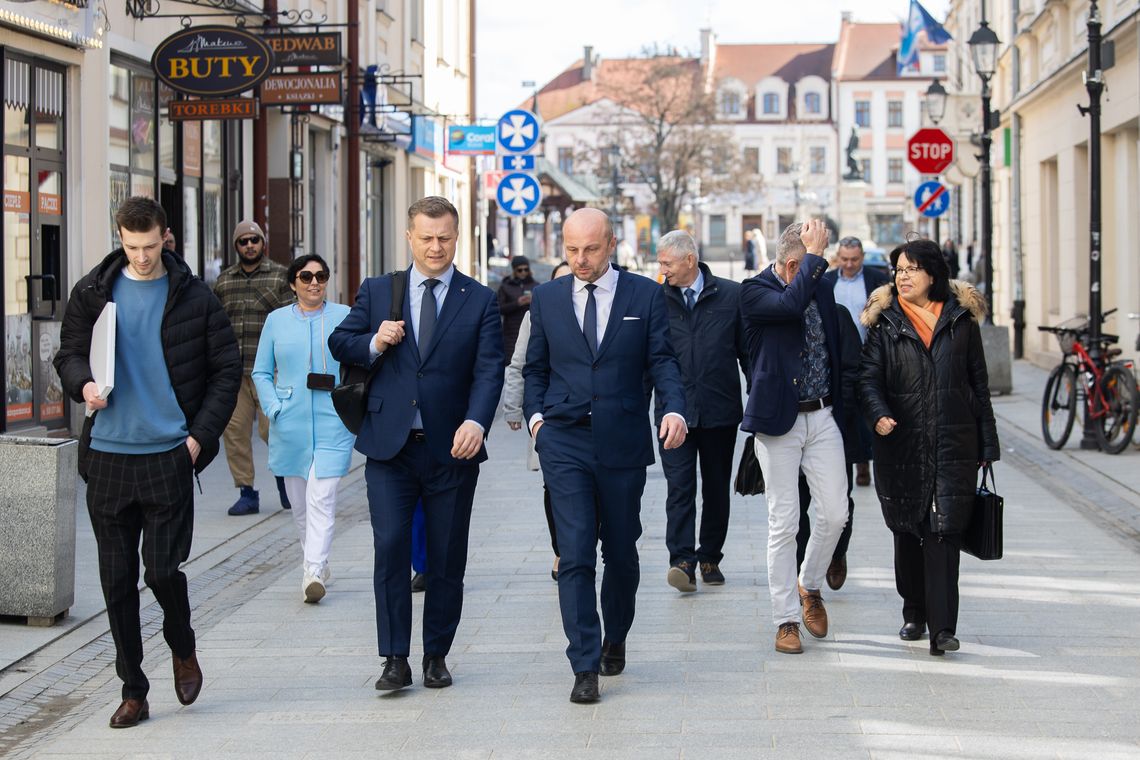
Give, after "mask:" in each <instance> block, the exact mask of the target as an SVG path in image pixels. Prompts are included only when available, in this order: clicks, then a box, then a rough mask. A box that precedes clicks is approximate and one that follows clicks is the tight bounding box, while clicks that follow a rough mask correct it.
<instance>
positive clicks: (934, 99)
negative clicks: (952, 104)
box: [926, 79, 946, 126]
mask: <svg viewBox="0 0 1140 760" xmlns="http://www.w3.org/2000/svg"><path fill="white" fill-rule="evenodd" d="M926 115H927V116H929V117H930V121H931V123H933V124H934V126H938V122H940V121H942V117H944V116H945V115H946V88H945V87H943V86H942V82H940V81H938V80H937V79H935V80H934V81H933V82H931V83H930V86H929V87H927V88H926Z"/></svg>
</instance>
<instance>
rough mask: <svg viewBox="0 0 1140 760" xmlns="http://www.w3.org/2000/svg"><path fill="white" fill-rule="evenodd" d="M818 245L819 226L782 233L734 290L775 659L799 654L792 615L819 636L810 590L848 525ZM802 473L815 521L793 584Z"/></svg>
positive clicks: (835, 370)
mask: <svg viewBox="0 0 1140 760" xmlns="http://www.w3.org/2000/svg"><path fill="white" fill-rule="evenodd" d="M826 246H827V228H826V227H825V226H824V225H823V222H822V221H820V220H818V219H813V220H812V221H810V222H806V223H804V224H800V223H798V222H797V223H795V224H792V225H789V226H788V228H787V229H785V230H784V232H783V234H782V235H781V236H780V243H779V247H778V249H777V252H776V260H775V261H774V262H773V263H772V266H771V267H769V268H768V269H765V270H764V271H762V272H761V273H760V274H758V275H756V276H755V277H753V278H751V279H749V280H746V281H745V282H744V284H743V286H741V290H740V311H741V314H742V315H743V318H744V328H745V336H746V337H747V341H748V355H749V357H750V358H751V360H752V362H753V367H752V389H751V392H750V393H749V394H748V405H747V407H746V408H745V412H744V422H743V425H742V427H743V428H744V430H746V431H748V432H750V433H754V434H755V444H756V458H757V459H758V460H759V462H760V467H761V469H762V470H763V472H764V478H765V482H766V486H767V488H766V491H765V496H766V498H767V501H768V589H769V592H770V593H771V596H772V619H773V621H774V622H775V624H776V626H777V633H776V651H778V652H782V653H786V654H794V653H798V652H801V651H803V650H802V647H801V645H800V631H799V620H800V618H801V614H802V619H803V622H804V626H805V627H806V628H807V629H808V632H809V633H811V634H812V635H813V636H815V637H816V638H823V637H825V636H827V628H828V622H827V611H826V610H825V609H824V606H823V598H822V596H821V594H820V591H819V589H820V587H821V586H822V585H823V580H824V574H825V572H826V570H827V565H828V562H829V561H830V560H831V555H832V552H833V551H834V549H835V544H836V542H837V541H838V540H839V534H840V532H841V531H842V530H843V523H844V521H845V520H846V519H847V502H846V498H845V496H846V486H847V483H846V479H845V477H844V472H843V470H844V467H843V461H844V459H843V437H842V435H841V433H840V430H839V425H838V421H839V420H842V419H843V411H844V409H843V394H842V391H843V377H842V373H841V356H842V353H841V351H840V344H839V340H840V333H839V315H838V313H837V312H836V309H835V297H834V295H833V293H832V288H831V286H830V285H828V284H827V283H824V282H823V281H822V277H823V272H824V270H825V269H827V262H826V261H824V259H823V256H822V255H821V254H822V253H823V251H824V248H826ZM801 469H802V470H803V472H804V475H805V476H806V477H807V481H808V485H809V486H810V487H811V492H812V496H813V504H814V506H815V512H816V516H815V525H814V527H813V530H812V535H811V539H810V540H809V542H808V546H807V553H806V555H805V556H804V563H803V568H802V570H801V571H800V573H799V578H798V584H797V577H796V550H795V541H796V530H797V529H798V527H799V513H800V507H799V489H798V487H797V479H798V473H799V471H800V470H801ZM797 593H798V596H799V605H797V604H796V601H797V599H796V597H797ZM801 608H802V613H801Z"/></svg>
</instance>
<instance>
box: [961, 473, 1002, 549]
mask: <svg viewBox="0 0 1140 760" xmlns="http://www.w3.org/2000/svg"><path fill="white" fill-rule="evenodd" d="M987 479H988V480H989V483H990V486H992V487H993V488H995V489H996V488H997V484H996V483H995V482H994V467H993V465H992V464H988V465H986V466H985V468H984V469H983V470H982V483H981V485H979V486H978V491H977V493H976V494H975V495H974V513H973V515H971V517H970V525H969V527H967V528H966V532H965V533H964V534H963V535H962V551H964V552H966V553H967V554H971V555H973V556H975V557H977V558H978V559H986V560H990V559H1001V555H1002V520H1003V512H1004V511H1005V500H1004V499H1002V497H1000V496H998V495H997V494H996V493H994V491H993V490H991V489H990V488H988V487H987V486H986V480H987Z"/></svg>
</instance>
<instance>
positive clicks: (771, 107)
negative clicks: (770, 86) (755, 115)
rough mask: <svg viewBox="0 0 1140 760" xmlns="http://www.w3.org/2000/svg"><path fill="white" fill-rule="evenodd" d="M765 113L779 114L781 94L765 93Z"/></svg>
mask: <svg viewBox="0 0 1140 760" xmlns="http://www.w3.org/2000/svg"><path fill="white" fill-rule="evenodd" d="M764 113H766V114H778V113H780V96H779V95H777V94H776V93H774V92H766V93H764Z"/></svg>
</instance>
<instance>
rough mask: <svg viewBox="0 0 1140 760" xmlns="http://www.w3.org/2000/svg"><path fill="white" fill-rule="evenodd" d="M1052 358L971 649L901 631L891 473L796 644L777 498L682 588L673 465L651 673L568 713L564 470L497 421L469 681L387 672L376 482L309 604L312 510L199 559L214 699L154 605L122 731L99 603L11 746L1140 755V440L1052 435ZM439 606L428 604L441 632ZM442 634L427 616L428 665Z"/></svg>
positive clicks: (1006, 473)
mask: <svg viewBox="0 0 1140 760" xmlns="http://www.w3.org/2000/svg"><path fill="white" fill-rule="evenodd" d="M1034 373H1037V371H1036V370H1032V369H1026V368H1021V367H1019V368H1018V375H1017V376H1016V377H1015V383H1018V384H1020V385H1018V388H1019V392H1018V393H1015V394H1014V395H1012V396H1010V397H1007V398H1002V399H998V400H997V401H996V402H995V406H996V408H997V412H998V415H999V419H1000V423H999V424H1000V430H1001V433H1002V436H1003V446H1004V448H1005V450H1006V452H1005V456H1004V457H1003V462H1002V463H1001V464H1000V465H999V467H998V470H997V478H998V487H999V491H1000V492H1001V493H1002V495H1003V496H1005V498H1006V556H1005V558H1004V559H1003V560H1001V561H1000V562H989V563H983V562H979V561H977V560H974V559H973V558H970V557H965V556H964V557H963V560H962V580H961V595H962V604H961V608H962V609H961V619H960V628H959V636H960V638H961V640H962V650H961V651H960V652H958V653H956V654H950V655H948V656H946V657H944V658H938V659H935V658H932V657H930V656H929V655H928V654H927V646H928V645H927V642H926V641H925V640H923V641H919V642H914V643H906V642H902V641H900V640H899V639H898V637H897V635H896V631H897V629H898V626H899V625H900V622H901V621H900V611H899V606H900V605H899V601H898V598H897V595H896V593H895V591H894V582H893V570H892V567H891V548H890V535H889V533H888V532H887V530H886V529H885V528H884V527H883V523H882V518H881V516H880V515H879V510H878V505H877V502H876V500H875V499H874V490H873V488H870V489H869V488H859V489H856V497H857V507H856V513H855V520H856V522H855V533H854V538H853V541H852V544H851V550H850V555H849V559H850V574H849V578H848V581H847V585H846V586H844V588H843V589H842V590H841V591H838V592H830V591H827V590H825V593H824V597H825V599H826V600H827V605H828V611H829V613H830V616H831V620H832V626H831V628H832V631H831V633H830V635H829V636H828V637H827V639H825V640H822V641H816V640H813V639H809V640H807V641H806V642H805V652H804V654H803V655H800V656H795V657H793V656H786V655H778V654H776V653H775V651H774V650H773V646H772V645H773V637H774V631H773V630H772V625H771V620H770V608H769V602H768V593H767V586H766V581H767V578H766V575H767V574H766V567H765V559H764V557H765V551H764V547H765V540H766V527H767V526H766V511H765V508H764V504H763V502H762V500H761V499H760V498H759V497H749V498H740V497H734V501H733V516H732V522H731V527H730V535H729V540H728V543H727V546H726V548H725V554H726V558H725V561H724V563H723V565H722V567H723V569H724V572H725V574H726V576H727V577H728V583H727V584H726V585H724V586H722V587H704V586H702V587H701V588H700V589H699V590H698V592H697V593H695V594H691V595H684V596H683V595H680V594H678V593H677V592H676V591H674V590H673V589H672V588H670V587H669V586H667V585H666V583H665V570H666V569H667V562H668V554H667V552H666V550H665V546H664V506H663V504H664V493H665V484H664V479H663V477H662V476H661V474H660V468H659V467H654V468H651V469H650V471H649V479H648V483H647V486H646V494H645V498H644V500H643V508H642V519H643V522H644V524H645V533H644V536H643V538H642V540H641V544H640V546H641V560H642V582H641V590H640V592H639V594H638V610H637V618H636V622H635V624H634V628H633V631H632V633H631V635H630V638H629V642H628V657H629V665H628V667H627V669H626V671H625V673H624V674H623V675H621V676H619V677H616V678H609V679H603V680H602V701H601V702H600V703H598V704H596V705H592V706H580V705H573V704H571V703H570V702H569V701H568V700H567V697H568V695H569V690H570V686H571V684H572V680H573V677H572V674H571V673H570V669H569V666H568V664H567V661H566V658H565V655H564V654H563V649H564V647H565V644H566V642H565V638H564V636H563V633H562V630H561V624H560V620H559V615H558V605H557V594H556V590H555V584H554V583H553V582H552V581H551V580H550V575H549V571H550V560H551V556H550V548H549V540H548V537H547V535H546V526H545V521H544V520H543V517H542V513H541V510H542V505H541V501H542V499H541V484H540V478H539V475H538V473H531V472H527V471H526V470H525V469H524V464H523V463H524V461H525V440H524V435H525V434H524V433H521V432H519V433H511V432H509V431H508V430H507V429H506V426H505V425H504V424H503V423H501V422H498V423H496V424H497V429H496V430H495V431H494V432H493V435H492V438H491V441H490V447H491V457H492V458H491V461H490V462H488V463H487V464H486V465H484V466H483V470H482V474H481V478H480V486H479V491H478V494H477V499H476V509H475V515H474V518H473V521H472V535H471V550H470V560H469V564H468V574H467V584H466V601H465V607H464V616H463V622H462V624H461V626H460V628H459V634H458V637H457V639H456V643H455V647H454V650H453V651H452V654H451V655H450V657H449V658H448V662H449V664H450V665H451V668H452V672H453V673H454V676H455V685H454V687H452V688H450V689H443V690H430V691H429V690H425V689H423V688H422V686H421V685H420V683H419V674H418V673H416V676H415V680H416V684H415V685H414V686H413V687H411V688H409V689H406V690H404V691H402V692H397V693H394V694H391V695H386V696H380V695H379V694H378V692H376V691H375V690H374V689H373V687H372V683H373V681H374V680H375V678H376V677H377V676H378V675H379V671H380V660H379V659H378V658H377V656H376V641H375V627H374V623H373V602H372V592H371V585H372V584H371V570H372V546H371V534H370V530H369V528H368V524H367V510H366V506H365V502H364V493H363V487H362V483H361V482H360V480H359V473H357V474H355V475H354V476H352V482H351V483H349V484H346V487H345V488H344V489H343V492H342V503H341V506H342V509H341V513H340V515H339V516H338V535H337V538H336V540H335V542H334V545H333V559H332V562H333V565H332V569H333V573H334V581H333V583H332V585H331V586H330V588H329V595H328V596H327V597H326V598H325V599H324V600H323V601H322V602H321V603H320V604H319V605H305V604H303V603H302V602H301V600H300V588H299V587H300V569H299V567H298V566H299V564H300V562H299V560H300V555H299V548H298V546H297V543H296V540H295V536H294V533H293V526H292V523H291V521H290V518H289V517H288V515H285V514H280V513H276V514H272V515H270V516H268V517H266V518H265V520H264V529H263V530H262V531H261V534H260V535H259V536H258V537H257V538H256V539H255V540H251V541H249V542H246V543H245V544H244V545H243V546H242V547H241V548H240V549H236V550H234V551H232V552H230V553H228V554H227V553H226V551H224V549H225V546H224V545H222V546H221V547H220V548H219V549H217V550H215V551H214V553H213V555H212V556H210V557H206V558H203V559H202V560H199V562H201V563H203V567H201V568H200V569H199V571H198V572H197V574H196V575H195V576H194V577H193V579H192V588H191V601H192V603H193V604H194V606H195V625H196V628H197V630H198V634H199V657H200V660H201V662H202V667H203V670H204V671H205V674H206V683H205V688H204V689H203V691H202V695H201V697H200V698H199V700H198V702H197V703H196V704H194V705H192V706H190V707H182V706H180V705H179V704H178V703H177V701H176V700H175V698H174V694H173V690H172V689H171V686H170V678H169V672H170V658H169V652H168V651H167V650H166V648H165V645H164V644H163V642H162V639H161V633H160V630H159V626H158V621H157V620H156V619H155V618H156V612H157V610H156V609H155V608H154V606H151V607H148V608H146V609H145V610H144V622H145V623H146V627H145V632H146V634H148V635H149V637H150V638H149V640H148V644H147V661H146V663H145V666H146V667H147V670H148V672H149V673H150V674H151V681H152V691H151V695H150V703H151V715H152V717H151V719H150V720H149V721H147V722H146V723H143V724H142V725H140V726H139V727H137V728H134V729H130V730H126V731H112V730H111V729H109V728H108V727H107V719H108V718H109V717H110V714H111V712H112V711H113V710H114V708H115V706H116V705H117V704H118V700H119V696H118V694H119V684H118V681H117V679H116V678H115V676H114V668H113V663H112V662H111V660H112V657H113V648H112V647H111V645H110V643H109V636H108V635H106V628H105V623H104V622H103V618H102V617H97V618H96V619H94V620H92V621H91V622H90V623H88V624H86V625H84V626H82V627H80V628H78V629H76V630H74V631H72V632H71V633H70V634H69V635H68V636H66V637H64V639H61V640H59V641H56V642H54V643H53V644H51V645H50V646H49V647H47V648H45V649H43V650H40V651H38V652H36V653H34V654H32V655H31V656H30V657H29V658H26V659H24V660H21V661H19V662H17V663H16V664H15V665H14V666H12V668H9V669H7V670H5V671H3V672H0V685H2V686H0V755H3V756H5V757H12V758H24V757H44V758H56V757H77V758H137V757H146V758H163V757H171V758H174V757H177V758H179V760H182V759H183V758H190V757H203V758H205V757H209V758H218V757H222V758H230V757H232V758H260V757H266V758H270V757H272V758H355V757H360V758H364V757H368V758H374V757H384V756H391V755H394V754H395V753H396V752H397V751H399V752H400V753H401V756H404V757H411V758H436V757H438V758H495V759H498V758H528V759H529V758H543V757H557V758H560V759H567V758H578V757H589V758H626V757H630V758H696V757H701V758H705V757H716V758H718V760H721V759H723V758H734V757H748V758H754V757H767V756H773V757H774V756H780V757H793V758H794V757H812V758H818V757H834V758H942V757H947V758H983V757H984V758H1012V759H1016V760H1023V759H1024V760H1031V759H1032V760H1036V759H1037V758H1092V757H1096V758H1125V757H1127V758H1140V724H1138V723H1137V722H1136V720H1135V715H1136V704H1137V700H1138V698H1140V658H1138V657H1137V656H1136V651H1137V644H1138V642H1140V601H1138V600H1140V581H1137V578H1140V551H1138V546H1140V545H1138V544H1137V542H1136V541H1135V539H1134V537H1130V536H1134V534H1129V533H1128V529H1129V528H1128V526H1129V525H1131V524H1133V522H1132V521H1134V520H1135V519H1136V515H1137V513H1140V496H1138V495H1137V493H1136V491H1137V489H1138V485H1140V478H1137V477H1136V476H1135V474H1134V473H1135V468H1136V465H1137V464H1138V463H1140V452H1136V451H1129V452H1126V453H1125V454H1122V455H1121V456H1120V457H1111V458H1109V457H1104V455H1092V454H1089V453H1088V452H1074V451H1063V452H1048V451H1047V450H1044V448H1043V446H1042V445H1041V444H1040V436H1039V434H1037V435H1036V436H1035V435H1034V433H1035V432H1036V428H1035V427H1034V424H1035V423H1034V422H1033V420H1034V419H1035V417H1034V416H1033V409H1034V408H1036V406H1035V405H1036V404H1037V403H1038V398H1039V392H1038V390H1037V389H1036V388H1032V387H1030V386H1031V384H1032V383H1033V382H1036V380H1035V378H1036V377H1037V374H1034ZM1038 374H1039V373H1038ZM1022 386H1024V390H1023V391H1022V390H1020V388H1021V387H1022ZM1039 387H1040V386H1037V388H1039ZM738 451H739V445H738ZM1097 457H1099V459H1098V458H1097ZM1098 473H1104V474H1103V476H1098ZM1092 488H1100V489H1102V492H1098V491H1095V490H1093V491H1090V490H1088V489H1092ZM1105 505H1107V508H1106V509H1101V508H1100V507H1102V506H1105ZM217 508H218V507H217V505H209V506H206V505H202V503H201V501H200V506H199V509H217ZM1106 515H1107V516H1106ZM1114 520H1115V522H1114ZM421 606H422V597H419V596H417V597H416V602H415V612H414V614H415V617H416V620H417V623H418V620H419V615H420V611H421V608H422V607H421ZM0 635H2V634H0ZM418 635H419V629H418V625H417V628H416V632H415V633H414V634H413V653H412V658H413V661H414V662H418V655H419V654H420V652H419V650H418ZM14 669H19V670H20V672H21V673H22V674H23V675H22V676H21V677H20V678H22V680H19V679H16V678H15V677H14V675H13V670H14ZM15 681H18V683H15V685H13V686H8V685H9V684H12V683H14V682H15Z"/></svg>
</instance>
